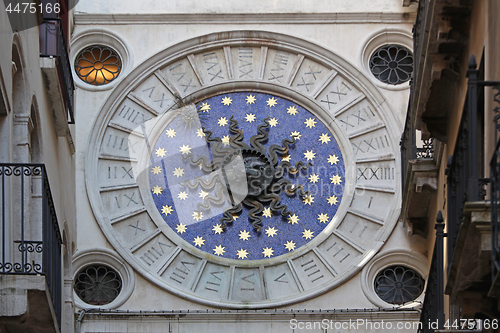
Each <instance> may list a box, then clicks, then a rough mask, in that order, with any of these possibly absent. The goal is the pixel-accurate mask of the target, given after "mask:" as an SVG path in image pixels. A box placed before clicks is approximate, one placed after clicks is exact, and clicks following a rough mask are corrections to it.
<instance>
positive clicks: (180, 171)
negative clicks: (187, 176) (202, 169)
mask: <svg viewBox="0 0 500 333" xmlns="http://www.w3.org/2000/svg"><path fill="white" fill-rule="evenodd" d="M183 175H184V169H183V168H181V167H179V168H175V170H174V176H176V177H177V178H179V177H181V176H183Z"/></svg>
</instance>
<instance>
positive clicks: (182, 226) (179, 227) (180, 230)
mask: <svg viewBox="0 0 500 333" xmlns="http://www.w3.org/2000/svg"><path fill="white" fill-rule="evenodd" d="M175 230H176V231H177V232H178V233H179V234H183V233H185V232H186V230H187V228H186V225H185V224H183V223H179V224H178V225H177V227H175Z"/></svg>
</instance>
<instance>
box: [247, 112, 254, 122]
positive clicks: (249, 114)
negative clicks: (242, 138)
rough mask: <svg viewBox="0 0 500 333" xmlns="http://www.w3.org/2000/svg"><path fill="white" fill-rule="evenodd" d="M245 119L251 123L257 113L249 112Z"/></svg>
mask: <svg viewBox="0 0 500 333" xmlns="http://www.w3.org/2000/svg"><path fill="white" fill-rule="evenodd" d="M245 120H246V121H247V122H249V123H251V122H254V121H255V115H254V114H253V113H247V114H246V116H245Z"/></svg>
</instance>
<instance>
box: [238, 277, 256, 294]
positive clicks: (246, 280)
mask: <svg viewBox="0 0 500 333" xmlns="http://www.w3.org/2000/svg"><path fill="white" fill-rule="evenodd" d="M253 276H255V273H252V274H250V275H247V276H244V277H242V278H241V279H242V280H243V281H245V282H247V283H250V284H251V285H252V286H247V288H244V287H241V288H240V290H242V291H254V290H255V287H254V285H255V282H253V281H251V280H248V279H249V278H251V277H253Z"/></svg>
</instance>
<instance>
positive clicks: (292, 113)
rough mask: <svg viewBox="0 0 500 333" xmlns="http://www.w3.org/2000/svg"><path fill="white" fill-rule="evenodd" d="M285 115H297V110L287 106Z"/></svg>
mask: <svg viewBox="0 0 500 333" xmlns="http://www.w3.org/2000/svg"><path fill="white" fill-rule="evenodd" d="M286 113H288V114H289V115H292V116H295V115H296V114H297V113H299V111H298V110H297V108H296V107H295V106H289V107H288V109H286Z"/></svg>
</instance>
